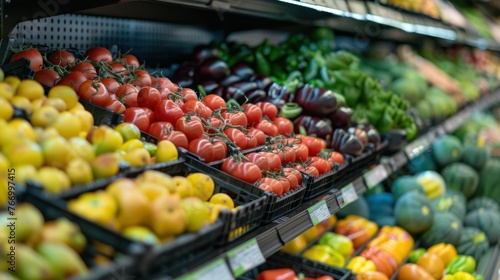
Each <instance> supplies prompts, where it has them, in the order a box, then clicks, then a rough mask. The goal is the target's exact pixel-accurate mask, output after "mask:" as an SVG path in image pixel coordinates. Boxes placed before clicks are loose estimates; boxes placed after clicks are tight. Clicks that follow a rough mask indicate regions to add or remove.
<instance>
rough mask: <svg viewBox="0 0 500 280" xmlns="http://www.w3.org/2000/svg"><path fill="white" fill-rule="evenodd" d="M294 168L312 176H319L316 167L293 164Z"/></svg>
mask: <svg viewBox="0 0 500 280" xmlns="http://www.w3.org/2000/svg"><path fill="white" fill-rule="evenodd" d="M295 169H297V170H299V171H302V172H304V173H306V174H309V175H311V176H313V177H314V178H318V177H319V172H318V169H317V168H316V167H314V166H308V167H304V166H303V165H300V164H298V165H296V166H295Z"/></svg>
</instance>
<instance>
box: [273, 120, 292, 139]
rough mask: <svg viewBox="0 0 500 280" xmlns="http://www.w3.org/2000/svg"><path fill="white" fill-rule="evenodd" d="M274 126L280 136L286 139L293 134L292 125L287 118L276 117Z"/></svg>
mask: <svg viewBox="0 0 500 280" xmlns="http://www.w3.org/2000/svg"><path fill="white" fill-rule="evenodd" d="M274 125H275V126H276V127H277V128H278V131H279V133H280V134H281V135H284V136H287V137H288V136H290V134H291V133H292V132H293V123H292V121H291V120H289V119H287V118H282V117H278V118H276V119H274Z"/></svg>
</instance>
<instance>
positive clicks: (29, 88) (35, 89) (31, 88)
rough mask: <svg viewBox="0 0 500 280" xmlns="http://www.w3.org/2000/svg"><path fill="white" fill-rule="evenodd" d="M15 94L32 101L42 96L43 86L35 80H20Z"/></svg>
mask: <svg viewBox="0 0 500 280" xmlns="http://www.w3.org/2000/svg"><path fill="white" fill-rule="evenodd" d="M16 95H17V96H24V97H27V98H28V99H29V100H30V101H33V100H35V99H38V98H41V97H42V96H44V90H43V86H42V85H41V84H40V83H39V82H37V81H35V80H30V79H25V80H22V81H21V83H20V84H19V86H18V87H17V89H16Z"/></svg>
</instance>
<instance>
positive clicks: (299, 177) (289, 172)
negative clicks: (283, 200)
mask: <svg viewBox="0 0 500 280" xmlns="http://www.w3.org/2000/svg"><path fill="white" fill-rule="evenodd" d="M283 172H284V173H285V175H286V176H289V175H293V176H295V178H296V179H297V185H300V184H301V183H302V174H301V173H300V171H299V170H297V169H295V168H292V167H285V168H283ZM292 180H293V179H292ZM292 180H291V181H292ZM290 188H292V184H290ZM292 189H293V188H292Z"/></svg>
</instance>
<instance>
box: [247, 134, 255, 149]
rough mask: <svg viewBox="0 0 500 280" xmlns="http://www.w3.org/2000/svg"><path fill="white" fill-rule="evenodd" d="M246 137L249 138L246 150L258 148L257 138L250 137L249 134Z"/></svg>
mask: <svg viewBox="0 0 500 280" xmlns="http://www.w3.org/2000/svg"><path fill="white" fill-rule="evenodd" d="M245 136H246V138H247V146H246V148H245V149H246V150H248V149H253V148H255V147H257V138H255V137H254V136H253V135H249V134H248V133H247V134H246V135H245Z"/></svg>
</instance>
